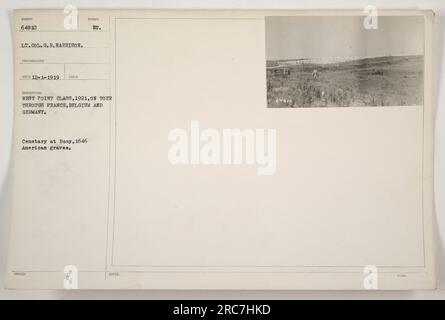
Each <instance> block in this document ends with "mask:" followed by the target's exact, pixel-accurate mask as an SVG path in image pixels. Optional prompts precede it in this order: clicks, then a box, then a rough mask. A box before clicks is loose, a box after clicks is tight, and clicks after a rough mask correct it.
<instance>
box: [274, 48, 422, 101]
mask: <svg viewBox="0 0 445 320" xmlns="http://www.w3.org/2000/svg"><path fill="white" fill-rule="evenodd" d="M313 70H317V72H318V79H314V78H313V76H312V72H313ZM267 102H268V107H270V108H280V107H293V108H295V107H349V106H404V105H422V104H423V56H405V57H391V56H388V57H376V58H366V59H358V60H351V61H344V62H332V63H313V62H310V61H303V60H293V61H291V60H287V61H267Z"/></svg>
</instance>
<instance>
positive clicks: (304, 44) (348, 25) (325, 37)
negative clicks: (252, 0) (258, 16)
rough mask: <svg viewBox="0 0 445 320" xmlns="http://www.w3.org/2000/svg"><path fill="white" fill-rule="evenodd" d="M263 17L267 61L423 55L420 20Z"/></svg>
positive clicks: (421, 20)
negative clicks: (371, 24)
mask: <svg viewBox="0 0 445 320" xmlns="http://www.w3.org/2000/svg"><path fill="white" fill-rule="evenodd" d="M363 19H364V18H363V17H342V16H336V17H267V18H266V58H267V60H280V59H302V58H321V57H351V56H386V55H417V54H423V17H421V16H411V17H410V16H404V17H396V16H394V17H378V29H377V30H366V29H365V28H364V27H363Z"/></svg>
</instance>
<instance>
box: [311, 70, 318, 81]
mask: <svg viewBox="0 0 445 320" xmlns="http://www.w3.org/2000/svg"><path fill="white" fill-rule="evenodd" d="M312 78H313V79H314V80H315V81H316V80H317V79H318V71H317V69H314V71H312Z"/></svg>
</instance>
